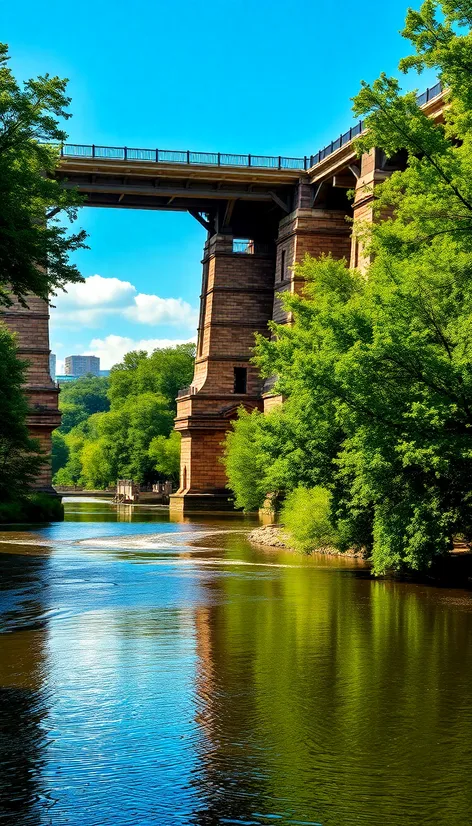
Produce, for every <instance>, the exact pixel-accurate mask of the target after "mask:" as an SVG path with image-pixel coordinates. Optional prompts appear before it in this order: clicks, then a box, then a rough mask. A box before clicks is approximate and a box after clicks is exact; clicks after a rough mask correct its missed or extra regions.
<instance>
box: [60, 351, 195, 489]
mask: <svg viewBox="0 0 472 826" xmlns="http://www.w3.org/2000/svg"><path fill="white" fill-rule="evenodd" d="M194 357H195V347H194V345H193V344H182V345H179V346H178V347H175V348H171V347H168V348H164V349H157V350H154V352H153V353H152V354H151V355H148V354H147V353H146V352H144V351H134V352H131V353H128V354H127V355H126V356H125V357H124V359H123V361H122V363H121V364H118V365H116V366H115V367H113V368H112V370H111V371H110V376H109V378H105V377H100V378H98V377H95V376H92V375H88V376H84V377H83V378H80V379H77V380H76V381H73V382H70V383H68V384H64V385H62V388H61V393H60V397H59V406H60V409H61V412H62V424H61V427H60V428H59V430H56V431H54V433H53V471H54V479H53V481H54V484H56V485H83V486H84V487H86V488H106V487H108V486H110V485H113V484H115V483H116V480H117V479H118V478H131V479H134V480H135V481H137V482H140V483H141V484H149V483H152V482H155V481H157V480H159V479H162V480H164V479H171V480H173V481H174V482H178V479H179V463H180V436H179V434H178V433H175V432H174V431H173V425H174V417H175V413H176V402H175V399H176V396H177V393H178V391H179V389H180V388H181V387H183V386H185V385H188V384H189V383H190V381H191V379H192V375H193V364H194Z"/></svg>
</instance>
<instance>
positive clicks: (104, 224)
mask: <svg viewBox="0 0 472 826" xmlns="http://www.w3.org/2000/svg"><path fill="white" fill-rule="evenodd" d="M406 8H407V3H406V0H389V2H388V3H384V4H382V5H380V4H379V3H378V2H373V0H365V2H364V3H363V4H362V6H359V5H357V6H356V5H354V4H353V3H352V2H347V0H338V2H336V3H328V2H326V1H325V0H315V1H314V2H308V1H307V0H293V2H292V3H290V4H288V5H287V3H286V2H281V0H271V2H268V0H259V2H257V3H256V2H252V3H249V2H231V1H230V2H226V3H224V4H199V3H192V2H189V0H180V1H179V3H171V2H165V3H163V2H160V1H159V0H158V2H151V0H134V2H126V3H125V2H120V0H113V1H112V0H100V2H97V0H94V2H91V1H90V0H81V2H80V3H78V4H72V5H71V4H68V3H64V2H58V1H57V0H45V2H37V0H23V2H22V3H21V4H18V3H17V4H15V3H8V4H4V5H3V8H2V33H1V39H2V40H4V41H6V42H8V44H9V45H10V51H11V55H12V61H11V65H12V68H13V70H14V71H15V73H16V75H17V76H18V77H19V78H20V79H25V78H27V77H30V76H34V75H37V74H40V73H44V72H50V73H51V74H58V75H61V76H64V77H68V78H69V79H70V83H69V94H70V96H71V97H72V105H71V111H72V113H73V115H74V117H73V118H72V119H71V120H70V121H69V123H68V127H67V128H68V131H69V135H70V141H71V142H77V143H95V144H105V145H107V144H109V145H117V146H121V145H127V146H138V147H154V146H159V147H162V148H168V149H193V150H196V151H198V150H201V151H218V150H219V151H221V152H226V151H229V152H242V153H246V152H251V153H253V154H257V153H260V154H268V155H270V154H274V155H279V154H282V155H292V156H303V155H305V154H311V153H314V152H316V151H317V150H318V149H319V148H320V147H321V146H324V145H325V144H326V143H328V142H329V141H331V139H332V138H334V137H336V136H337V135H338V134H339V133H340V132H341V131H345V129H346V128H348V127H349V125H350V123H351V122H352V120H353V118H352V114H351V111H350V106H351V104H350V98H351V97H352V96H353V95H354V94H355V93H356V92H357V90H358V88H359V83H360V80H361V79H365V80H373V79H374V78H375V77H376V76H377V75H378V74H379V72H380V71H382V70H383V71H386V72H387V73H390V74H396V73H397V70H396V66H397V63H398V60H399V58H400V57H401V56H403V55H404V54H405V53H408V46H409V44H408V43H407V42H406V41H404V40H403V39H402V38H401V36H400V34H399V30H400V29H401V28H402V25H403V20H404V17H405V12H406ZM433 82H434V78H433V77H432V76H431V75H429V76H428V75H426V76H424V77H421V78H419V79H418V78H417V77H415V76H414V75H412V76H409V77H407V78H406V79H405V80H404V86H405V88H416V87H418V88H420V89H422V88H423V87H426V86H428V85H431V84H432V83H433ZM79 223H80V225H81V226H83V227H84V228H85V229H86V230H87V231H88V232H89V234H90V238H89V245H90V247H91V249H90V250H88V251H81V252H79V253H78V254H77V255H76V256H75V260H76V262H77V264H78V265H79V267H80V269H81V272H82V274H83V275H84V276H85V277H86V278H88V279H90V278H91V277H94V280H89V281H87V283H86V286H85V287H82V288H80V287H79V288H77V289H73V290H71V291H70V292H69V294H68V296H66V297H65V298H60V299H59V300H58V301H57V309H56V310H53V312H52V322H51V346H52V349H53V351H54V352H56V353H57V356H58V360H59V363H60V361H61V360H62V359H63V358H64V356H66V355H69V354H70V353H73V352H94V353H96V354H97V355H100V356H101V358H102V361H103V365H102V366H104V367H108V366H110V365H111V363H113V362H114V361H117V360H119V359H120V358H121V357H122V355H123V353H124V352H126V350H127V349H132V348H133V347H134V346H136V344H137V343H139V344H140V346H143V347H148V348H151V347H152V346H153V344H155V343H156V342H159V341H161V340H187V339H189V338H190V337H191V336H193V335H194V334H195V324H196V321H195V319H196V309H197V305H198V296H199V291H200V270H201V267H200V259H201V252H202V246H203V242H204V240H205V232H204V230H203V229H202V227H201V226H200V225H199V224H198V223H197V222H196V221H195V220H194V219H193V218H191V217H190V216H189V215H186V214H178V213H163V212H147V211H142V212H141V211H137V210H136V211H135V210H123V211H121V210H112V209H111V210H106V209H84V210H82V211H81V214H80V218H79Z"/></svg>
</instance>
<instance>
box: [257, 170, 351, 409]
mask: <svg viewBox="0 0 472 826" xmlns="http://www.w3.org/2000/svg"><path fill="white" fill-rule="evenodd" d="M307 189H308V187H307V186H306V185H305V184H302V185H301V186H300V187H299V190H300V195H299V202H300V203H301V206H300V207H299V208H297V209H295V210H294V212H292V213H291V214H290V215H287V217H286V218H284V219H283V220H282V221H281V222H280V224H279V235H278V239H277V258H276V267H275V287H274V307H273V319H274V321H276V322H277V323H278V324H286V323H290V322H291V321H292V319H291V317H290V315H289V314H288V313H286V312H285V310H283V308H282V305H281V301H280V297H281V295H282V294H283V293H284V292H291V293H296V294H300V293H301V292H302V289H303V283H304V282H303V279H302V278H300V277H299V276H297V275H296V274H295V273H294V271H293V266H294V264H299V263H302V262H303V259H304V258H305V255H306V254H307V253H308V254H309V255H311V256H313V257H314V258H316V257H317V256H319V255H322V254H323V253H324V254H328V253H331V255H333V257H334V258H346V260H348V261H349V257H350V254H351V225H350V223H349V222H348V221H347V220H346V211H345V210H330V209H311V208H309V207H308V206H307V203H308V198H307V192H306V190H307ZM272 384H273V381H271V380H269V381H267V382H266V383H265V386H264V394H263V395H264V411H265V412H268V411H269V410H270V409H271V408H272V407H274V406H276V405H278V404H280V403H281V401H282V399H281V397H280V396H274V395H273V394H272V393H271V385H272Z"/></svg>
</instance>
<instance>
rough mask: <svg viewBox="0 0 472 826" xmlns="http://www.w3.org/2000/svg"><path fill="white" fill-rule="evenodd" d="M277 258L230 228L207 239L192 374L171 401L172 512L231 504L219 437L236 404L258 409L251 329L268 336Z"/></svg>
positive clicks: (263, 245) (270, 246)
mask: <svg viewBox="0 0 472 826" xmlns="http://www.w3.org/2000/svg"><path fill="white" fill-rule="evenodd" d="M275 260H276V249H275V244H273V243H272V244H269V243H267V242H258V241H257V240H248V239H246V240H237V239H234V237H233V235H232V233H231V232H225V233H218V234H215V235H213V236H212V237H211V238H209V240H208V241H207V242H206V244H205V248H204V257H203V262H202V263H203V278H202V293H201V297H200V321H199V328H198V341H197V352H196V360H195V374H194V378H193V383H192V385H191V386H190V387H189V388H186V389H185V390H183V391H181V393H180V395H179V398H178V400H177V418H176V425H175V426H176V429H177V430H178V431H179V432H180V433H181V435H182V451H181V472H180V488H179V490H178V492H177V493H176V494H174V496H173V497H172V501H171V507H172V509H173V510H183V511H192V510H207V509H209V510H227V509H230V508H231V507H232V506H231V502H230V500H229V497H228V491H227V489H226V474H225V469H224V467H223V465H222V463H221V461H220V457H221V455H222V442H223V440H224V437H225V435H226V432H227V430H228V428H229V427H230V424H231V420H232V419H233V418H234V417H235V416H236V415H237V412H238V408H239V407H240V406H241V405H243V406H244V407H245V408H246V409H247V410H254V409H255V408H257V409H260V410H261V409H262V406H263V402H262V382H261V379H260V377H259V374H258V371H257V369H256V368H255V367H254V366H253V365H252V364H251V363H250V358H251V351H252V348H253V347H254V335H255V333H257V332H261V333H263V334H265V335H267V334H268V327H267V325H268V322H269V320H270V319H271V317H272V309H273V297H274V274H275Z"/></svg>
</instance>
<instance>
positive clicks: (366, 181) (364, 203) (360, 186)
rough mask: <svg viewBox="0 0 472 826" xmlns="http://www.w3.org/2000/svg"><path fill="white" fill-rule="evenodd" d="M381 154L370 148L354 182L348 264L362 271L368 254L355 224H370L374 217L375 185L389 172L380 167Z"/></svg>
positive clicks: (362, 158) (363, 157)
mask: <svg viewBox="0 0 472 826" xmlns="http://www.w3.org/2000/svg"><path fill="white" fill-rule="evenodd" d="M382 160H383V156H382V153H381V152H379V150H378V149H371V151H370V152H368V153H367V154H364V155H362V157H361V159H360V175H359V178H358V179H357V182H356V188H355V196H354V204H353V210H354V215H353V218H354V232H353V236H352V248H351V258H350V266H351V268H352V269H359V270H361V272H364V271H365V270H366V269H367V267H368V266H369V264H370V255H369V253H368V251H366V250H365V249H364V244H363V243H362V238H361V237H359V236H357V235H356V226H355V225H356V223H357V224H372V223H373V222H374V220H375V218H374V199H375V187H376V186H378V184H381V183H382V182H383V181H385V179H386V178H388V176H389V174H390V173H389V172H388V171H385V170H384V169H382V168H381V166H382Z"/></svg>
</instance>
